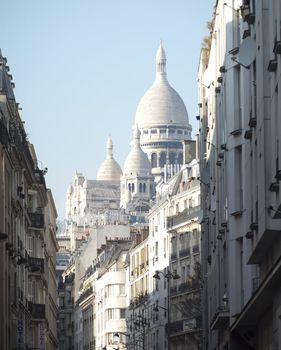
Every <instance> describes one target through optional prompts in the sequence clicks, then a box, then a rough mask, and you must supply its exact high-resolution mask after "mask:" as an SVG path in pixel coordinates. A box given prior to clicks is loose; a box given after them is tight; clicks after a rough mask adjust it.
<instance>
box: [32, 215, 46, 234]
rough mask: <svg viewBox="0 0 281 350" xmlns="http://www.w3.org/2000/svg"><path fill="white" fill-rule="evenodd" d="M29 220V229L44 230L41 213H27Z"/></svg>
mask: <svg viewBox="0 0 281 350" xmlns="http://www.w3.org/2000/svg"><path fill="white" fill-rule="evenodd" d="M28 215H29V219H30V228H31V229H37V230H38V229H39V230H42V229H44V214H42V213H28Z"/></svg>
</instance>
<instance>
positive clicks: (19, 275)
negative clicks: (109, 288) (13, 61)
mask: <svg viewBox="0 0 281 350" xmlns="http://www.w3.org/2000/svg"><path fill="white" fill-rule="evenodd" d="M13 87H14V84H13V82H12V76H11V75H10V74H9V67H8V65H7V60H6V58H5V57H3V56H2V54H1V52H0V163H1V170H0V209H1V210H0V232H1V235H0V238H1V243H0V249H1V253H0V256H1V258H0V259H1V264H0V279H1V283H0V312H1V317H2V320H1V325H2V326H1V329H0V348H1V349H26V348H28V349H31V348H32V349H33V348H46V349H56V348H57V345H58V341H57V324H56V317H57V306H56V299H57V288H56V276H55V254H56V251H57V249H58V247H57V242H56V237H55V233H56V217H57V213H56V209H55V204H54V201H53V198H52V194H51V191H50V190H49V189H47V187H46V183H45V179H44V174H45V171H44V170H41V169H39V168H38V165H37V159H36V154H35V150H34V147H33V145H32V144H30V142H29V141H28V139H27V134H26V131H25V129H24V123H23V121H22V115H21V109H20V108H19V104H18V103H17V102H16V99H15V96H14V93H13Z"/></svg>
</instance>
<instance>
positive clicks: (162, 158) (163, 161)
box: [159, 152, 167, 168]
mask: <svg viewBox="0 0 281 350" xmlns="http://www.w3.org/2000/svg"><path fill="white" fill-rule="evenodd" d="M166 160H167V155H166V152H161V153H160V159H159V166H160V167H161V168H164V165H165V164H166Z"/></svg>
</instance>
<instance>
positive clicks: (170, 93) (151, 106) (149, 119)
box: [135, 43, 189, 129]
mask: <svg viewBox="0 0 281 350" xmlns="http://www.w3.org/2000/svg"><path fill="white" fill-rule="evenodd" d="M156 69H157V73H156V79H155V82H154V84H153V85H152V87H151V88H150V89H149V90H148V91H147V92H146V93H145V94H144V96H143V97H142V99H141V101H140V103H139V105H138V108H137V111H136V118H135V123H136V124H137V125H138V126H139V128H141V129H143V128H145V127H148V128H149V127H151V126H158V125H159V126H161V125H163V126H164V125H174V126H179V127H181V126H182V127H189V121H188V114H187V110H186V107H185V104H184V102H183V100H182V99H181V97H180V96H179V94H178V93H177V92H176V91H175V90H174V89H173V88H172V87H171V85H170V84H169V82H168V80H167V76H166V55H165V51H164V49H163V47H162V43H161V44H160V47H159V48H158V51H157V55H156Z"/></svg>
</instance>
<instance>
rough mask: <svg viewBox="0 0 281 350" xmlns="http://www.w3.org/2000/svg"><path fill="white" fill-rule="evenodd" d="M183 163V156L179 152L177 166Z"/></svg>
mask: <svg viewBox="0 0 281 350" xmlns="http://www.w3.org/2000/svg"><path fill="white" fill-rule="evenodd" d="M182 163H183V155H182V152H180V153H179V154H178V164H182Z"/></svg>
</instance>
